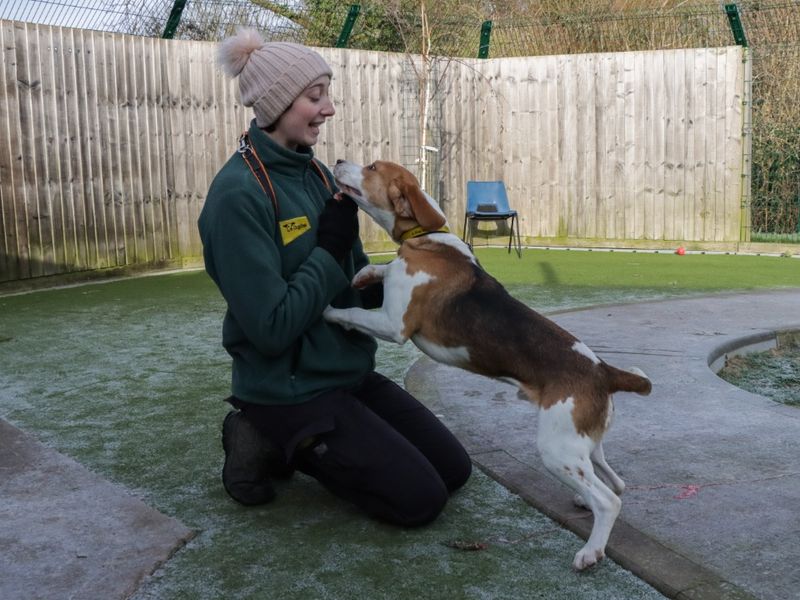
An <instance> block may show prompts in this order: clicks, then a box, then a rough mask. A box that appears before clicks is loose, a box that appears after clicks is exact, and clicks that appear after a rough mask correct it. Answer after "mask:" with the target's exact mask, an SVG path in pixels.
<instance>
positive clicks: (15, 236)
mask: <svg viewBox="0 0 800 600" xmlns="http://www.w3.org/2000/svg"><path fill="white" fill-rule="evenodd" d="M16 43H17V42H16V36H15V26H14V24H13V23H12V22H11V21H0V52H2V56H3V61H2V64H0V74H2V77H3V82H2V85H3V87H2V95H3V100H4V101H2V102H0V226H2V230H1V231H0V233H2V235H3V242H2V245H0V250H2V260H0V268H2V272H0V281H13V280H16V279H22V278H25V277H30V273H29V272H26V270H24V269H23V268H22V264H21V259H22V252H21V244H20V235H19V224H18V219H17V212H18V211H19V210H21V209H22V207H23V206H24V197H21V196H20V192H21V189H22V188H21V186H20V184H19V181H20V179H21V177H22V172H21V169H22V161H21V152H20V150H19V148H18V144H19V143H20V141H21V137H22V136H21V134H20V133H19V118H18V116H19V93H18V91H17V85H18V84H17V81H18V69H17V60H18V59H17V51H16Z"/></svg>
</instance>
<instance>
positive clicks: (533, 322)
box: [324, 160, 651, 570]
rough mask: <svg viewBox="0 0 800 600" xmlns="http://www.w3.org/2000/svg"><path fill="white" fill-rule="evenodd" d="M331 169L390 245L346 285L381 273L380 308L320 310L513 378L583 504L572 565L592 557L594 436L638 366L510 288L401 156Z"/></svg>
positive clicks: (604, 517) (608, 488) (595, 538)
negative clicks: (450, 223) (589, 522)
mask: <svg viewBox="0 0 800 600" xmlns="http://www.w3.org/2000/svg"><path fill="white" fill-rule="evenodd" d="M333 172H334V176H335V179H336V182H337V183H338V184H339V186H340V188H341V189H342V190H343V191H344V192H346V193H347V194H348V195H350V196H351V197H352V198H353V200H355V202H356V203H357V204H358V206H359V207H360V208H361V209H362V210H363V211H364V212H366V213H367V214H369V215H370V217H372V218H373V219H374V220H375V221H376V222H377V223H378V224H379V225H380V226H382V227H383V228H384V229H385V230H386V231H387V232H388V233H389V234H390V235H391V236H392V239H393V240H394V241H396V242H398V243H399V244H400V248H399V250H398V257H397V258H396V259H394V260H393V261H392V262H390V263H389V264H386V265H368V266H367V267H365V268H363V269H362V270H361V271H359V272H358V273H357V274H356V276H355V277H354V279H353V285H354V286H355V287H356V288H362V287H365V286H367V285H369V284H370V283H375V282H377V281H383V286H384V287H383V289H384V301H383V306H382V307H381V308H380V309H377V310H363V309H359V308H347V309H336V308H332V307H328V308H327V309H326V310H325V313H324V317H325V319H327V320H328V321H330V322H333V323H338V324H339V325H341V326H343V327H345V328H348V329H357V330H359V331H362V332H365V333H368V334H371V335H373V336H375V337H378V338H380V339H383V340H389V341H393V342H397V343H399V344H403V343H405V342H406V341H407V340H409V339H410V340H411V341H413V342H414V344H416V345H417V347H419V349H420V350H422V351H423V352H424V353H425V354H427V355H428V356H430V357H431V358H433V359H435V360H437V361H439V362H442V363H445V364H448V365H453V366H456V367H461V368H463V369H467V370H469V371H472V372H474V373H479V374H480V375H485V376H487V377H494V378H497V379H500V380H503V381H507V382H511V383H513V384H514V385H516V386H518V387H519V389H520V390H521V392H522V393H523V394H524V395H525V396H526V397H527V398H529V399H530V400H531V401H532V402H534V403H536V404H537V405H539V407H540V415H539V425H538V431H537V447H538V450H539V453H540V455H541V458H542V461H543V462H544V464H545V466H546V467H547V469H548V470H549V471H550V472H551V473H552V474H553V475H555V477H556V478H557V479H559V480H560V481H562V482H563V483H565V484H566V485H568V486H569V487H570V488H572V489H573V490H574V491H575V492H577V496H576V502H577V503H579V504H580V505H581V506H585V507H587V508H589V509H590V510H591V511H592V513H593V514H594V526H593V527H592V532H591V535H590V536H589V540H588V541H587V543H586V545H585V546H584V547H583V548H581V550H580V551H579V552H578V553H577V554H576V555H575V560H574V562H573V567H574V568H575V569H578V570H582V569H585V568H587V567H589V566H591V565H593V564H595V563H596V562H597V561H598V560H600V559H601V558H603V556H604V555H605V546H606V543H607V542H608V536H609V534H610V533H611V528H612V526H613V525H614V521H615V520H616V518H617V515H618V514H619V511H620V507H621V501H620V499H619V495H620V494H621V493H622V491H623V490H624V488H625V484H624V483H623V481H622V480H621V479H620V478H619V477H618V476H617V474H616V473H615V472H614V471H613V470H612V469H611V467H610V466H609V465H608V463H607V462H606V460H605V457H604V455H603V446H602V437H603V434H604V433H605V432H606V430H607V429H608V427H609V425H610V424H611V417H612V413H613V410H614V409H613V404H612V400H611V395H612V394H613V393H614V392H618V391H626V392H636V393H638V394H642V395H646V394H648V393H650V388H651V386H650V380H649V379H647V377H646V376H645V375H644V373H642V372H641V371H639V370H638V369H633V371H635V372H627V371H623V370H620V369H617V368H615V367H612V366H610V365H608V364H607V363H605V362H604V361H602V360H601V359H599V358H598V357H597V356H596V355H595V354H594V353H593V352H592V351H591V350H590V349H589V348H588V347H587V346H586V345H584V344H583V343H582V342H580V341H579V340H578V339H577V338H575V337H574V336H573V335H571V334H570V333H568V332H567V331H565V330H564V329H562V328H561V327H559V326H558V325H556V324H555V323H553V322H552V321H550V320H549V319H547V318H545V317H543V316H542V315H540V314H539V313H537V312H536V311H534V310H532V309H530V308H528V307H527V306H526V305H524V304H523V303H521V302H519V301H518V300H515V299H514V298H512V297H511V296H510V295H509V294H508V292H507V291H506V290H505V289H504V288H503V286H502V285H500V283H498V282H497V281H496V280H495V279H494V278H492V277H491V276H490V275H488V274H487V273H486V272H485V271H483V269H481V267H480V266H479V265H478V262H477V261H476V259H475V257H474V256H473V254H472V252H471V251H470V248H469V247H468V246H467V245H466V244H465V243H464V242H462V241H461V240H460V239H459V238H458V237H457V236H455V235H453V234H451V233H449V232H448V231H447V230H446V219H445V217H444V215H443V214H442V212H441V211H440V210H439V208H438V206H437V205H436V203H435V202H434V201H433V199H432V198H430V196H428V195H427V194H425V192H424V191H422V190H421V189H420V186H419V184H418V182H417V180H416V178H415V177H414V176H413V175H412V174H411V173H410V172H409V171H407V170H406V169H404V168H403V167H401V166H400V165H396V164H394V163H390V162H384V161H377V162H374V163H372V164H371V165H368V166H366V167H362V166H360V165H356V164H353V163H350V162H346V161H341V160H340V161H338V163H337V164H336V166H335V168H334V171H333ZM410 234H419V235H417V236H416V237H409V235H410ZM595 468H596V469H597V472H598V473H597V474H596V473H595ZM598 475H600V476H602V478H603V479H601V478H600V477H599V476H598Z"/></svg>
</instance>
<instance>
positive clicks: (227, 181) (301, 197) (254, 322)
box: [198, 120, 376, 404]
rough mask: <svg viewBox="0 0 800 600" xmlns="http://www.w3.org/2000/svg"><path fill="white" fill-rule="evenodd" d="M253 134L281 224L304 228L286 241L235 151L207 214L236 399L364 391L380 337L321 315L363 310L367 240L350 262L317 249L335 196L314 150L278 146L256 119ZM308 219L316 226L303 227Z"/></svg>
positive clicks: (203, 221)
mask: <svg viewBox="0 0 800 600" xmlns="http://www.w3.org/2000/svg"><path fill="white" fill-rule="evenodd" d="M249 135H250V143H251V144H252V146H253V148H254V150H255V151H256V153H257V154H258V155H259V157H260V158H261V160H262V162H263V163H264V165H265V166H266V168H267V171H268V173H269V177H270V179H271V180H272V184H273V186H274V190H275V194H276V195H277V199H278V204H279V206H278V211H279V217H278V220H279V221H280V222H281V223H283V224H284V225H286V224H287V223H288V224H290V225H291V224H298V223H299V224H301V226H300V228H298V227H291V226H289V227H284V230H289V231H293V233H292V234H290V235H289V236H288V237H287V239H286V240H284V239H283V236H282V235H281V233H280V232H279V229H278V225H277V224H276V222H275V210H274V207H273V205H272V201H271V200H270V199H269V198H268V197H267V195H266V194H265V193H264V191H263V190H262V188H261V186H260V185H259V183H258V181H257V179H256V177H255V176H254V175H253V173H251V172H250V170H249V168H248V166H247V164H246V163H245V161H244V159H243V158H242V156H241V155H240V154H238V153H235V154H234V155H233V156H232V157H231V158H230V159H229V160H228V162H227V163H226V164H225V165H224V166H223V167H222V169H221V170H220V172H219V173H218V174H217V176H216V177H215V178H214V181H213V182H212V183H211V188H210V189H209V192H208V197H207V198H206V202H205V205H204V207H203V210H202V212H201V214H200V219H199V221H198V226H199V229H200V238H201V239H202V242H203V257H204V259H205V266H206V271H208V274H209V275H210V276H211V278H212V279H213V280H214V282H215V283H216V284H217V286H218V287H219V289H220V291H221V292H222V295H223V297H224V298H225V300H226V302H227V304H228V307H227V311H226V313H225V319H224V321H223V326H222V344H223V346H224V347H225V349H226V350H227V351H228V353H229V354H230V355H231V357H232V358H233V373H232V391H233V394H234V395H235V396H237V397H238V398H241V399H242V400H245V401H248V402H255V403H261V404H291V403H299V402H304V401H306V400H308V399H310V398H311V397H313V396H315V395H317V394H319V393H320V392H323V391H326V390H330V389H333V388H337V387H347V386H351V385H354V384H356V383H357V382H358V381H359V380H360V379H361V378H362V377H364V375H366V374H367V373H368V372H370V371H371V370H372V369H374V366H375V349H376V343H375V340H374V339H373V338H371V337H370V336H367V335H364V334H361V333H358V332H354V331H351V332H348V331H345V330H344V329H342V328H341V327H339V326H338V325H333V324H330V323H328V322H326V321H325V320H323V319H322V316H321V315H322V310H323V309H324V308H325V307H326V306H327V305H328V304H331V305H333V306H336V307H350V306H360V300H359V294H358V292H357V291H356V290H354V289H353V288H351V287H350V281H351V279H352V277H353V275H354V274H355V272H356V271H357V270H358V269H360V268H361V267H363V266H365V265H366V264H367V263H368V262H369V260H368V259H367V257H366V255H365V254H364V251H363V249H362V247H361V242H360V241H357V242H356V243H355V245H354V246H353V251H352V252H351V255H350V256H348V257H347V258H346V259H345V261H344V264H343V265H340V264H338V263H337V262H336V260H335V259H334V258H333V257H332V256H331V255H330V254H329V253H328V252H327V251H325V250H323V249H322V248H319V247H318V246H317V223H318V217H319V214H320V212H321V211H322V208H323V205H324V202H325V199H326V198H328V197H329V196H330V192H329V191H328V190H327V188H326V187H325V184H324V183H323V182H322V180H321V178H320V177H319V175H318V174H317V173H316V172H315V171H314V169H313V167H312V165H311V159H312V152H311V150H310V149H306V150H305V151H299V152H294V151H292V150H289V149H287V148H285V147H283V146H281V145H279V144H277V143H275V142H274V141H273V140H272V139H271V138H270V137H269V136H268V135H266V134H265V133H264V132H263V131H261V130H260V129H258V127H256V125H255V120H254V121H253V122H252V123H251V125H250V130H249ZM317 164H320V163H317ZM323 170H324V171H325V174H326V176H327V177H328V181H329V182H330V183H331V185H333V177H332V176H331V174H330V171H328V170H327V168H324V167H323ZM303 217H305V218H307V219H308V224H309V225H310V228H307V229H304V228H303V227H302V224H303V223H304V219H303ZM298 231H302V233H300V234H299V235H297V233H298ZM292 235H297V237H294V238H293V239H292Z"/></svg>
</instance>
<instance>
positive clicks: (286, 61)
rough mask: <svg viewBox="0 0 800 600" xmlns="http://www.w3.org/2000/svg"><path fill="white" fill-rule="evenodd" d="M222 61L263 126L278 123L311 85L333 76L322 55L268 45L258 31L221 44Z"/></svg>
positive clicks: (287, 45)
mask: <svg viewBox="0 0 800 600" xmlns="http://www.w3.org/2000/svg"><path fill="white" fill-rule="evenodd" d="M217 58H218V61H219V63H220V66H221V67H222V69H223V70H224V71H225V73H227V74H228V75H230V76H231V77H238V78H239V93H240V95H241V97H242V103H243V104H244V105H245V106H252V107H253V112H255V115H256V123H257V124H258V126H259V127H267V126H269V125H272V124H273V123H274V122H275V121H277V120H278V117H280V116H281V115H282V114H283V112H284V111H285V110H286V109H287V108H289V106H291V104H292V102H294V100H295V98H297V97H298V96H299V95H300V94H301V93H302V92H303V90H304V89H306V88H307V87H308V86H309V84H311V83H312V82H313V81H314V80H315V79H317V78H318V77H320V76H322V75H327V76H329V77H330V76H332V75H333V71H331V68H330V66H328V63H326V62H325V59H323V58H322V57H321V56H320V55H319V54H317V53H316V52H314V51H313V50H311V49H310V48H307V47H305V46H302V45H300V44H293V43H291V42H269V43H266V42H264V39H263V38H262V37H261V34H259V33H258V31H256V30H255V29H240V30H239V31H238V32H237V33H236V35H234V36H233V37H230V38H228V39H226V40H225V41H223V42H222V43H221V44H220V47H219V51H218V55H217Z"/></svg>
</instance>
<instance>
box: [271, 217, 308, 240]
mask: <svg viewBox="0 0 800 600" xmlns="http://www.w3.org/2000/svg"><path fill="white" fill-rule="evenodd" d="M278 225H279V226H280V229H281V241H282V242H283V245H284V246H288V245H289V244H290V243H291V242H293V241H294V240H296V239H297V238H299V237H300V236H301V235H303V234H304V233H305V232H306V231H308V230H309V229H310V228H311V223H309V222H308V217H306V216H303V217H295V218H294V219H286V220H285V221H278Z"/></svg>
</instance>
